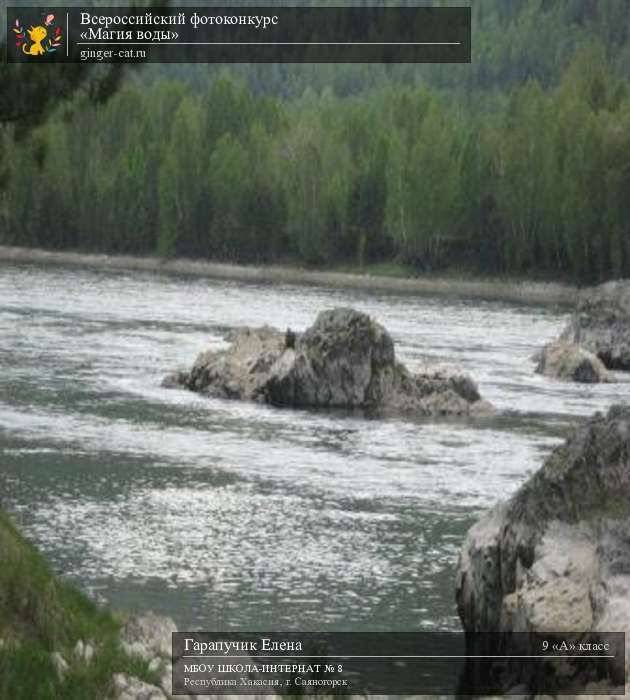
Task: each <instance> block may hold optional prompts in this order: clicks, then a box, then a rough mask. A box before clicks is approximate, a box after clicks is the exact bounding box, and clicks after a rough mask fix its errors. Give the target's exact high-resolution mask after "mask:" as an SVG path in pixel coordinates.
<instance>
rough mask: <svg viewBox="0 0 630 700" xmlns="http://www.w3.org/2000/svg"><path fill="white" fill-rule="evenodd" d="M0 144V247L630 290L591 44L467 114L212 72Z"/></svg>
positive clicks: (601, 83) (63, 116)
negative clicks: (467, 272)
mask: <svg viewBox="0 0 630 700" xmlns="http://www.w3.org/2000/svg"><path fill="white" fill-rule="evenodd" d="M2 139H3V142H2V153H3V171H4V172H3V173H2V177H3V181H4V183H5V187H4V188H3V190H2V191H1V192H0V241H1V242H2V243H5V244H15V245H26V246H41V247H46V248H57V249H68V248H70V249H82V250H90V251H107V252H112V253H129V254H157V255H162V256H190V257H204V258H211V259H216V260H230V261H236V262H254V263H269V262H277V261H280V262H297V263H300V264H307V265H320V266H322V265H323V266H327V265H339V264H351V265H353V266H359V267H362V266H364V265H367V264H369V263H375V262H380V261H391V260H396V261H398V262H400V263H402V264H405V265H409V266H412V267H413V268H415V269H417V270H422V271H426V270H436V269H440V268H444V267H452V266H457V267H466V268H468V269H474V270H476V271H481V272H490V273H508V274H541V275H556V274H559V275H561V276H563V277H566V278H571V279H575V280H590V279H601V278H605V277H610V276H618V275H624V274H625V275H627V274H630V197H629V196H628V193H629V192H630V98H629V97H628V93H627V86H626V83H625V82H624V81H623V80H622V79H621V78H618V77H616V76H615V74H614V72H611V71H610V68H609V59H608V57H607V56H606V52H605V51H604V49H603V48H602V47H601V46H600V45H598V44H592V45H589V46H587V47H586V48H584V49H583V50H581V51H580V52H578V54H577V55H576V56H575V58H574V60H573V62H572V63H571V64H570V66H569V67H568V69H567V71H566V72H565V74H564V76H563V78H562V80H561V81H560V83H559V84H558V85H557V86H555V87H553V88H547V89H545V88H544V87H542V86H541V85H540V83H539V82H537V81H536V80H529V81H527V82H526V83H525V84H523V85H522V86H520V87H518V88H515V89H513V90H511V91H509V92H507V93H505V94H504V95H502V96H501V98H500V99H499V98H497V99H495V100H491V99H489V98H488V99H486V100H483V108H481V107H479V104H475V103H470V102H469V103H466V102H462V101H454V100H452V99H450V95H449V93H448V92H444V91H441V90H440V89H439V88H429V87H427V86H425V85H419V86H405V85H390V86H382V87H379V88H375V89H373V90H369V91H364V92H362V93H360V94H358V95H352V96H345V97H340V96H337V95H335V94H334V93H333V92H332V90H330V89H324V90H322V91H320V92H315V91H313V90H308V89H307V90H306V91H304V92H303V94H301V95H300V96H299V97H295V98H284V97H281V96H273V95H269V94H266V95H264V94H263V95H261V94H257V93H255V92H254V91H253V90H252V89H251V88H250V87H249V86H248V85H247V84H245V83H244V82H243V81H240V80H238V79H236V78H234V76H233V75H231V74H229V73H225V74H223V75H220V76H218V77H216V78H215V79H214V81H213V82H212V83H211V84H210V85H209V86H208V89H207V90H205V91H203V92H199V91H198V90H196V89H195V88H194V87H193V86H190V85H185V84H183V83H181V82H174V81H164V80H163V81H159V82H157V83H155V84H154V85H153V86H152V87H151V88H149V89H142V88H140V87H137V86H134V85H130V84H126V85H125V86H123V88H122V89H120V90H119V91H118V92H117V93H116V94H115V95H114V96H113V97H112V98H111V99H110V100H109V101H108V102H107V103H105V104H93V103H92V102H87V103H85V104H84V105H83V106H82V107H81V108H80V109H79V108H77V107H76V105H73V106H65V107H63V106H62V107H61V108H60V109H59V112H58V113H56V114H55V115H54V117H53V118H52V119H50V120H49V121H48V122H47V123H46V124H44V125H42V126H41V127H39V128H37V129H36V130H35V131H34V132H33V133H32V134H31V135H30V136H29V137H26V138H25V137H21V138H17V137H16V135H15V134H14V133H13V131H12V129H11V128H5V129H4V131H3V135H2Z"/></svg>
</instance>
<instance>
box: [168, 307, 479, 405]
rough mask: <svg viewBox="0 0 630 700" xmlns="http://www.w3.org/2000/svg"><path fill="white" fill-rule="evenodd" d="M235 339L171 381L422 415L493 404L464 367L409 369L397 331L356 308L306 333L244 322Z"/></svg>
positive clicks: (221, 391)
mask: <svg viewBox="0 0 630 700" xmlns="http://www.w3.org/2000/svg"><path fill="white" fill-rule="evenodd" d="M229 340H230V341H231V344H230V347H229V348H227V349H225V350H210V351H206V352H202V353H201V354H200V355H199V356H198V357H197V359H196V361H195V363H194V365H193V367H192V369H191V370H190V372H184V373H182V372H178V373H174V374H171V375H169V376H168V377H167V378H166V379H165V380H164V385H165V386H173V385H180V386H185V387H187V388H188V389H191V390H192V391H197V392H200V393H204V394H207V395H210V396H217V397H221V398H235V399H245V400H254V401H261V402H265V403H269V404H272V405H275V406H293V407H322V408H345V409H355V408H357V409H368V410H374V411H384V412H390V411H391V412H409V413H415V414H418V415H470V414H471V413H477V412H484V411H488V410H491V407H490V404H488V402H486V401H483V400H482V399H481V396H480V395H479V391H478V389H477V386H476V385H475V383H474V381H473V380H472V379H471V378H470V377H469V376H468V375H466V374H464V373H463V372H460V371H458V370H453V369H449V368H446V367H442V366H440V365H429V366H427V367H423V368H421V370H420V371H418V372H415V373H411V372H409V371H408V370H407V369H406V368H405V366H404V365H402V364H401V363H400V362H398V361H397V360H396V356H395V350H394V342H393V340H392V338H391V336H390V335H389V333H388V332H387V331H386V330H385V329H384V328H383V327H382V326H381V325H380V324H378V323H376V322H375V321H373V320H372V319H371V318H370V317H369V316H367V315H366V314H364V313H360V312H358V311H355V310H353V309H345V308H338V309H332V310H329V311H323V312H322V313H320V314H319V316H318V317H317V319H316V321H315V323H314V324H313V325H312V326H311V327H310V328H308V329H307V330H306V331H305V332H303V333H294V332H292V331H287V332H286V333H285V332H281V331H279V330H276V329H274V328H270V327H268V326H264V327H262V328H242V329H239V330H237V331H235V332H234V333H233V334H232V335H231V336H230V337H229Z"/></svg>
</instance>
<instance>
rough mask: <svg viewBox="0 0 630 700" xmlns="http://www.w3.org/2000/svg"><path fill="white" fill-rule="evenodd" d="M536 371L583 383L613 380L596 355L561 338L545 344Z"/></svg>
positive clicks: (548, 375)
mask: <svg viewBox="0 0 630 700" xmlns="http://www.w3.org/2000/svg"><path fill="white" fill-rule="evenodd" d="M536 372H538V374H544V375H545V376H547V377H554V378H556V379H564V380H568V381H573V382H581V383H583V384H597V383H599V382H612V381H614V379H613V377H612V375H611V374H610V372H608V370H607V369H606V367H605V366H604V363H603V362H602V361H601V360H600V359H599V358H598V357H597V356H596V355H593V353H591V352H588V350H584V348H581V347H579V346H578V345H575V344H573V343H567V342H564V341H562V340H557V341H556V342H554V343H549V344H548V345H545V347H544V348H543V350H542V352H541V353H540V355H539V357H538V364H537V366H536Z"/></svg>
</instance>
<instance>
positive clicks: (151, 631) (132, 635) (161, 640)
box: [120, 612, 177, 661]
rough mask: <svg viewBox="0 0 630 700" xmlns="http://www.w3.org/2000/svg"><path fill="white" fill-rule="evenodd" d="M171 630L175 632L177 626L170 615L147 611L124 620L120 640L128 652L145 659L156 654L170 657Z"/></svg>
mask: <svg viewBox="0 0 630 700" xmlns="http://www.w3.org/2000/svg"><path fill="white" fill-rule="evenodd" d="M173 632H177V626H176V625H175V623H174V622H173V620H171V618H170V617H162V616H160V615H155V614H154V613H152V612H148V613H145V614H143V615H138V616H135V617H131V618H129V619H128V620H127V621H126V622H125V624H124V625H123V627H122V629H121V633H120V641H121V644H122V647H123V649H124V650H125V651H126V652H127V653H128V654H130V655H135V656H140V657H141V658H143V659H145V660H146V661H151V660H152V659H153V658H155V657H156V656H157V657H161V658H165V659H170V658H171V653H172V634H173Z"/></svg>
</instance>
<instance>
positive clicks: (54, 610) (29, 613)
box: [0, 510, 157, 700]
mask: <svg viewBox="0 0 630 700" xmlns="http://www.w3.org/2000/svg"><path fill="white" fill-rule="evenodd" d="M119 631H120V620H119V619H118V618H117V617H116V616H114V615H113V614H112V613H111V612H110V611H109V610H107V609H105V608H102V607H99V606H97V605H96V604H95V603H93V602H92V601H90V600H89V599H88V598H87V597H86V596H85V595H83V594H82V593H81V592H80V591H78V590H77V589H76V588H74V587H72V586H70V585H68V584H65V583H63V582H60V581H59V580H57V579H56V578H55V576H54V575H53V574H52V572H51V571H50V569H49V567H48V565H47V564H46V562H45V561H44V559H43V557H42V556H41V555H40V554H39V552H38V551H37V550H36V549H35V547H33V545H32V544H31V543H30V542H28V541H27V540H26V539H25V538H24V537H22V536H21V535H20V533H19V532H18V531H17V530H16V528H15V526H14V525H13V523H12V522H11V520H10V518H9V517H8V516H7V515H6V514H5V513H4V512H3V511H1V510H0V639H2V640H3V643H2V647H1V648H0V699H2V700H4V698H11V700H21V699H22V698H24V700H27V699H28V700H33V699H34V698H37V700H49V699H50V700H53V699H54V700H61V699H62V698H63V700H74V699H76V700H85V698H91V699H92V698H94V699H97V698H104V697H106V695H107V693H108V691H109V687H110V682H111V677H112V675H113V674H114V673H129V674H131V675H134V676H137V677H139V678H142V679H144V680H147V681H149V682H153V683H155V682H156V680H157V679H156V678H155V677H154V676H153V675H152V674H151V673H150V672H149V671H148V667H147V664H146V663H145V662H143V661H141V660H139V659H137V658H131V657H128V656H127V655H125V654H124V653H123V652H122V650H121V649H120V646H119V644H118V635H119ZM80 639H81V640H83V641H84V642H90V643H91V644H92V645H93V646H94V648H95V652H96V653H95V655H94V657H93V659H92V661H91V662H90V663H87V664H86V663H85V662H78V661H76V660H75V659H74V655H73V649H74V646H75V645H76V643H77V641H78V640H80ZM53 651H58V652H60V653H61V655H62V656H63V657H64V659H65V660H66V661H67V662H68V664H69V666H70V668H69V670H68V672H67V673H66V674H65V676H64V678H63V681H61V680H60V679H59V678H58V676H57V673H56V671H55V668H54V666H53V663H52V660H51V652H53Z"/></svg>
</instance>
